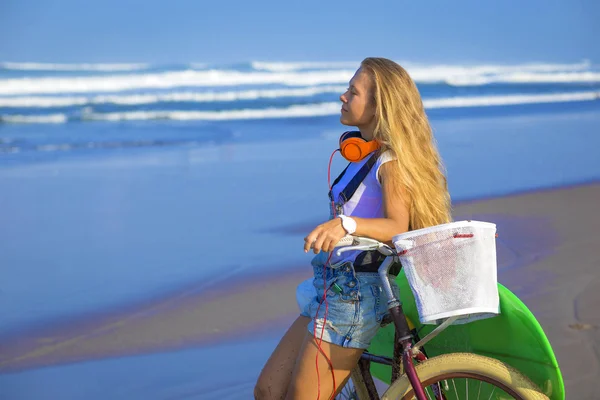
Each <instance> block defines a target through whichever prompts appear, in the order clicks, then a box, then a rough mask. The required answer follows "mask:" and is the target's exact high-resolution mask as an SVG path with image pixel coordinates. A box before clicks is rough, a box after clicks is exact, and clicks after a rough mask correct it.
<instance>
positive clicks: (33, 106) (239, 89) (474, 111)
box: [0, 61, 600, 165]
mask: <svg viewBox="0 0 600 400" xmlns="http://www.w3.org/2000/svg"><path fill="white" fill-rule="evenodd" d="M401 64H402V65H403V66H405V68H406V69H407V71H408V72H409V73H410V74H411V76H412V77H413V79H414V80H415V82H416V83H417V84H418V86H419V90H420V92H421V94H422V97H423V102H424V105H425V108H426V109H427V112H428V114H429V115H430V117H431V118H433V119H436V118H440V119H443V118H464V117H469V116H475V115H488V116H489V115H505V114H506V113H524V112H525V113H531V112H535V111H536V110H540V109H542V110H544V111H552V112H553V111H554V110H563V109H565V108H567V109H570V108H572V107H573V106H574V104H576V107H578V108H579V109H581V108H597V105H598V102H597V100H598V98H599V97H600V68H599V67H598V66H597V65H592V64H591V63H590V62H588V61H582V62H579V63H573V64H547V63H546V64H544V63H528V64H521V65H493V64H489V65H487V64H473V65H443V64H440V65H421V64H415V63H410V62H406V63H404V62H402V63H401ZM358 65H359V63H358V62H312V63H311V62H304V63H282V62H279V63H278V62H249V63H239V64H232V65H210V64H193V63H192V64H187V65H147V64H37V63H9V62H4V63H0V154H2V159H3V160H4V161H5V162H6V160H11V161H14V160H19V161H24V160H27V161H32V160H33V161H34V160H36V159H47V158H49V157H50V158H51V157H53V156H57V157H60V156H62V155H64V154H65V153H77V154H81V153H82V152H89V151H90V150H92V152H97V151H100V150H114V149H123V148H140V147H145V148H147V147H165V146H202V145H206V144H213V143H241V142H249V141H265V140H280V139H286V138H290V137H295V138H298V137H311V136H312V137H314V136H315V135H319V134H321V133H322V131H324V130H340V129H342V128H341V127H339V126H338V125H339V124H338V123H337V117H336V116H337V115H338V114H339V109H340V102H339V95H340V94H341V93H342V92H344V91H345V89H346V87H347V84H348V81H349V80H350V78H351V77H352V75H353V73H354V71H355V69H356V68H357V67H358ZM273 127H275V128H276V129H273ZM57 153H61V155H57ZM48 154H52V155H51V156H48ZM0 163H2V161H0ZM0 165H1V164H0Z"/></svg>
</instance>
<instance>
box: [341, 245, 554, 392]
mask: <svg viewBox="0 0 600 400" xmlns="http://www.w3.org/2000/svg"><path fill="white" fill-rule="evenodd" d="M336 248H337V253H338V255H339V254H341V253H342V252H345V251H351V250H367V251H369V250H377V251H379V252H380V253H381V254H383V255H384V256H386V259H385V260H384V262H383V263H382V264H381V266H380V267H379V270H378V274H379V276H380V278H381V280H382V283H383V289H384V291H385V293H386V296H387V298H388V310H389V316H388V317H387V318H384V320H383V321H382V323H381V325H382V327H384V326H388V325H391V326H393V331H394V338H393V356H392V357H390V356H388V355H385V354H376V353H374V352H371V351H370V350H371V348H369V349H368V350H367V351H365V352H364V353H363V354H362V356H361V358H360V360H359V362H358V365H357V366H356V367H355V368H354V370H353V371H352V372H351V374H350V378H349V379H348V382H347V383H346V385H345V386H344V387H343V388H342V390H341V391H340V393H339V394H338V396H337V397H336V398H337V399H356V400H374V399H379V398H380V397H379V394H378V392H377V388H376V386H375V381H374V379H373V374H372V369H373V368H372V366H374V365H379V366H387V367H388V368H387V370H389V369H390V367H391V374H390V376H389V383H390V386H389V388H387V390H385V393H384V394H383V396H382V397H381V399H383V400H392V399H417V400H433V399H436V400H450V399H459V398H460V399H463V398H467V399H468V398H477V399H480V398H483V399H519V400H537V399H548V398H549V397H548V396H547V395H546V394H547V393H550V394H551V395H552V394H553V395H554V396H552V398H553V399H554V398H564V386H563V383H562V377H561V376H560V371H559V370H558V377H556V376H553V377H551V379H550V381H552V382H553V384H554V387H552V388H551V389H548V388H545V389H546V390H545V391H543V390H542V389H540V387H539V386H538V385H536V384H535V383H534V382H533V381H532V380H531V379H529V378H528V377H527V376H525V375H524V374H523V373H522V372H521V371H519V370H518V369H516V368H514V367H513V366H511V365H509V364H508V363H506V362H503V361H500V360H498V359H496V358H492V357H488V356H483V355H479V354H473V353H464V352H450V353H447V354H441V355H437V356H434V357H431V358H429V357H428V355H427V352H426V350H425V347H424V346H425V345H426V344H427V343H429V342H430V341H431V340H434V338H436V337H437V336H438V335H440V334H441V333H442V332H443V331H445V330H446V329H447V328H449V327H450V326H452V324H453V322H455V320H456V319H457V318H458V317H450V318H448V319H446V320H445V321H444V322H442V323H441V324H440V325H438V326H437V327H434V328H431V329H430V332H428V333H427V334H426V335H425V336H424V337H423V338H422V339H421V338H420V337H419V332H418V331H419V330H418V329H417V328H411V327H410V325H409V323H410V324H412V321H411V320H410V319H409V318H407V317H406V315H405V314H404V310H403V306H402V303H401V302H400V294H398V295H396V294H395V293H394V291H393V289H392V287H391V285H390V283H389V281H388V271H389V269H390V267H391V266H392V265H393V264H394V263H396V262H399V256H398V254H397V253H396V251H395V249H393V248H391V247H390V246H388V245H386V244H384V243H381V242H379V241H376V240H373V239H369V238H364V237H354V236H346V237H345V238H343V239H342V240H340V242H338V244H337V245H336ZM405 289H406V287H405ZM401 290H402V289H401ZM430 327H431V326H430ZM381 330H382V329H380V331H381ZM421 330H422V331H423V329H421ZM388 337H389V332H388ZM544 339H545V337H544ZM388 342H389V340H388ZM388 345H389V343H388ZM552 357H553V354H552ZM554 363H556V361H555V359H554ZM556 369H558V367H557V364H556ZM378 375H379V376H380V377H382V373H381V369H380V371H379V374H378ZM470 394H472V395H473V396H470ZM474 396H476V397H474Z"/></svg>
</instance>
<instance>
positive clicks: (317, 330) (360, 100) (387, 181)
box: [254, 58, 450, 400]
mask: <svg viewBox="0 0 600 400" xmlns="http://www.w3.org/2000/svg"><path fill="white" fill-rule="evenodd" d="M340 100H341V101H342V109H341V117H340V121H341V123H342V124H344V125H348V126H356V127H357V128H358V129H359V130H360V136H361V137H362V139H364V140H365V141H366V142H367V143H371V144H375V145H376V146H374V147H379V148H378V150H376V151H375V152H374V153H373V154H371V155H370V157H376V158H374V159H373V160H376V161H375V162H374V165H373V166H372V168H371V169H370V170H369V172H368V173H367V175H366V176H365V177H364V179H362V181H361V182H362V183H360V186H361V187H360V189H359V190H356V191H355V192H354V195H353V196H352V197H351V198H350V199H348V201H345V202H344V200H343V199H342V197H343V196H340V192H341V191H342V190H343V189H344V186H345V184H347V183H348V181H349V180H350V179H351V178H352V176H353V175H354V174H357V173H358V172H359V171H360V168H361V167H362V166H364V165H365V164H366V163H367V162H368V159H369V158H370V157H367V158H365V159H363V160H361V161H358V162H351V163H350V164H349V166H348V168H347V169H346V171H345V172H344V173H343V175H342V179H340V180H339V182H337V184H335V185H334V187H333V189H332V191H331V193H332V197H333V200H334V201H335V202H336V203H337V205H336V206H334V207H332V217H333V216H335V214H336V211H337V212H340V211H341V212H343V214H344V215H345V216H344V217H341V218H331V219H330V220H329V221H327V222H325V223H323V224H321V225H319V226H317V227H316V228H315V229H314V230H313V231H312V232H310V234H309V235H308V236H307V237H306V238H305V239H304V240H305V244H304V251H305V252H306V251H309V250H311V249H312V251H313V252H314V253H315V254H317V256H315V257H314V259H313V261H312V265H313V267H314V273H315V280H314V285H315V287H316V289H317V293H318V296H317V297H316V298H315V299H314V300H313V301H312V303H311V304H309V305H308V306H307V307H306V308H305V310H304V312H303V313H302V314H301V315H300V316H299V317H298V318H297V319H296V321H295V322H294V323H293V324H292V326H291V327H290V328H289V330H288V331H287V332H286V333H285V335H284V336H283V338H282V339H281V341H280V343H279V345H278V346H277V348H276V349H275V351H274V352H273V354H272V355H271V357H270V358H269V360H268V361H267V363H266V365H265V367H264V368H263V370H262V372H261V374H260V377H259V378H258V381H257V384H256V387H255V391H254V393H255V398H257V399H310V400H315V399H317V398H318V397H319V398H321V399H329V398H331V397H332V395H333V394H334V393H336V392H337V391H338V390H339V389H341V388H342V387H343V385H344V384H345V381H346V380H347V379H348V376H349V374H350V372H351V370H352V369H353V368H354V366H355V365H356V364H357V362H358V359H359V358H360V355H361V354H362V352H363V351H364V349H366V348H367V347H368V346H369V344H370V342H371V340H372V339H373V337H374V336H375V333H376V332H377V329H378V328H379V325H380V322H381V319H382V318H383V317H384V315H385V313H386V312H387V310H386V300H387V299H386V298H385V295H384V293H382V289H381V280H380V278H379V277H378V276H377V273H376V269H377V266H378V265H379V264H381V261H382V260H378V259H377V257H375V256H374V254H373V253H365V252H362V253H361V252H349V253H343V254H342V255H341V256H340V257H337V256H334V255H330V254H333V253H330V254H329V253H328V252H331V251H332V250H333V248H334V246H335V244H336V243H337V242H338V241H339V240H340V239H341V238H342V237H344V236H345V235H346V234H353V235H355V236H366V237H370V238H373V239H376V240H379V241H381V242H387V243H391V240H392V237H393V236H394V235H397V234H399V233H402V232H406V231H408V230H413V229H420V228H424V227H428V226H433V225H438V224H442V223H447V222H449V221H450V197H449V194H448V190H447V184H446V178H445V176H444V173H443V167H442V165H441V160H440V156H439V154H438V151H437V149H436V146H435V140H434V138H433V135H432V131H431V127H430V126H429V122H428V120H427V116H426V114H425V111H424V109H423V103H422V101H421V97H420V95H419V91H418V90H417V87H416V86H415V84H414V82H413V81H412V79H411V78H410V77H409V75H408V73H407V72H406V71H405V70H404V69H403V68H402V67H401V66H400V65H398V64H396V63H395V62H393V61H390V60H387V59H384V58H367V59H365V60H364V61H363V62H362V63H361V66H360V68H359V69H358V70H357V71H356V73H355V75H354V76H353V78H352V80H351V81H350V85H349V88H348V90H347V91H346V92H345V93H344V94H342V95H341V96H340ZM373 141H375V142H373ZM373 160H372V161H373ZM392 273H397V271H395V272H392ZM394 277H395V276H394V275H392V276H391V277H390V282H391V283H392V284H394V282H393V281H394ZM325 287H327V288H328V290H327V292H326V303H324V302H323V296H324V294H325V291H324V288H325ZM326 308H327V314H325V312H326ZM317 355H318V356H317ZM317 371H318V372H317ZM332 371H333V372H332ZM334 381H335V386H334Z"/></svg>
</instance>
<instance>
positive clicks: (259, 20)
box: [0, 0, 600, 63]
mask: <svg viewBox="0 0 600 400" xmlns="http://www.w3.org/2000/svg"><path fill="white" fill-rule="evenodd" d="M599 20H600V2H598V1H593V0H580V1H576V0H558V1H549V0H545V1H542V0H531V1H525V0H521V1H514V0H504V1H483V0H479V1H475V0H469V1H450V0H448V1H415V0H413V1H400V0H396V1H389V2H381V1H366V0H365V1H353V0H348V1H344V2H339V1H328V0H320V1H314V0H302V1H287V0H278V1H274V0H268V1H231V0H218V1H209V2H207V1H201V0H197V1H193V0H171V1H165V0H163V1H158V0H145V1H138V0H119V1H117V0H101V1H97V0H88V1H82V0H62V1H60V0H2V1H1V2H0V61H36V62H65V63H66V62H154V63H179V62H188V61H196V62H235V61H250V60H277V61H319V60H325V61H330V60H351V61H353V60H360V59H362V58H364V57H365V56H384V57H390V58H394V59H398V60H408V61H417V62H419V61H420V62H452V63H456V62H509V63H512V62H522V61H525V62H529V61H547V62H576V61H580V60H582V59H590V60H592V62H594V63H598V62H599V61H600V46H599V45H598V38H600V24H598V22H597V21H599Z"/></svg>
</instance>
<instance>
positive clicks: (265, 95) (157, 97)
mask: <svg viewBox="0 0 600 400" xmlns="http://www.w3.org/2000/svg"><path fill="white" fill-rule="evenodd" d="M345 90H346V86H313V87H305V88H289V89H260V90H259V89H257V90H245V91H228V92H180V93H177V92H176V93H164V94H131V95H103V96H93V97H83V96H69V97H65V96H20V97H0V107H19V108H20V107H47V108H48V107H70V106H82V105H95V104H117V105H141V104H155V103H173V102H193V103H207V102H216V101H223V102H231V101H238V100H257V99H275V98H286V97H310V96H315V95H318V94H323V93H340V94H341V93H342V92H344V91H345Z"/></svg>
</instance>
